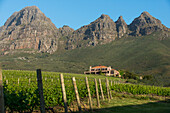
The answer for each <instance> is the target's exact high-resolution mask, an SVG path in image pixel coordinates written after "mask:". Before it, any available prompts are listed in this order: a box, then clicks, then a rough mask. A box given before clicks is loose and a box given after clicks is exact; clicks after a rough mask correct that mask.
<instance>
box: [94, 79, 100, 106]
mask: <svg viewBox="0 0 170 113" xmlns="http://www.w3.org/2000/svg"><path fill="white" fill-rule="evenodd" d="M94 82H95V86H96V96H97V97H96V98H97V107H98V108H100V100H99V92H98V85H97V80H96V78H95V79H94Z"/></svg>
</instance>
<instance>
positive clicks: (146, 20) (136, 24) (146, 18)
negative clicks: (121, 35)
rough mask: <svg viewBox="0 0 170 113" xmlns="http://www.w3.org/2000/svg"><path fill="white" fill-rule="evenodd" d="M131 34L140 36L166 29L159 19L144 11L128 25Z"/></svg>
mask: <svg viewBox="0 0 170 113" xmlns="http://www.w3.org/2000/svg"><path fill="white" fill-rule="evenodd" d="M129 29H130V30H131V35H134V36H140V35H148V34H151V33H153V32H155V31H161V30H164V29H167V28H166V27H165V26H164V25H162V23H161V21H160V20H158V19H156V18H154V17H153V16H151V15H150V14H149V13H148V12H146V11H144V12H143V13H141V15H140V16H139V17H137V18H135V19H134V20H133V22H132V23H131V24H130V25H129Z"/></svg>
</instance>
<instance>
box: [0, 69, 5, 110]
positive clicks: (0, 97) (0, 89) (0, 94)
mask: <svg viewBox="0 0 170 113" xmlns="http://www.w3.org/2000/svg"><path fill="white" fill-rule="evenodd" d="M4 106H5V105H4V93H3V80H2V69H1V67H0V113H5V107H4Z"/></svg>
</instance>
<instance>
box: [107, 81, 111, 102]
mask: <svg viewBox="0 0 170 113" xmlns="http://www.w3.org/2000/svg"><path fill="white" fill-rule="evenodd" d="M108 87H109V94H110V99H112V92H111V88H110V84H109V80H108Z"/></svg>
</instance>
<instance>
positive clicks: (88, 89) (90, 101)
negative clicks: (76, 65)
mask: <svg viewBox="0 0 170 113" xmlns="http://www.w3.org/2000/svg"><path fill="white" fill-rule="evenodd" d="M86 87H87V91H88V96H89V105H90V109H91V110H93V107H92V100H91V93H90V88H89V82H88V78H87V77H86Z"/></svg>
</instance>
